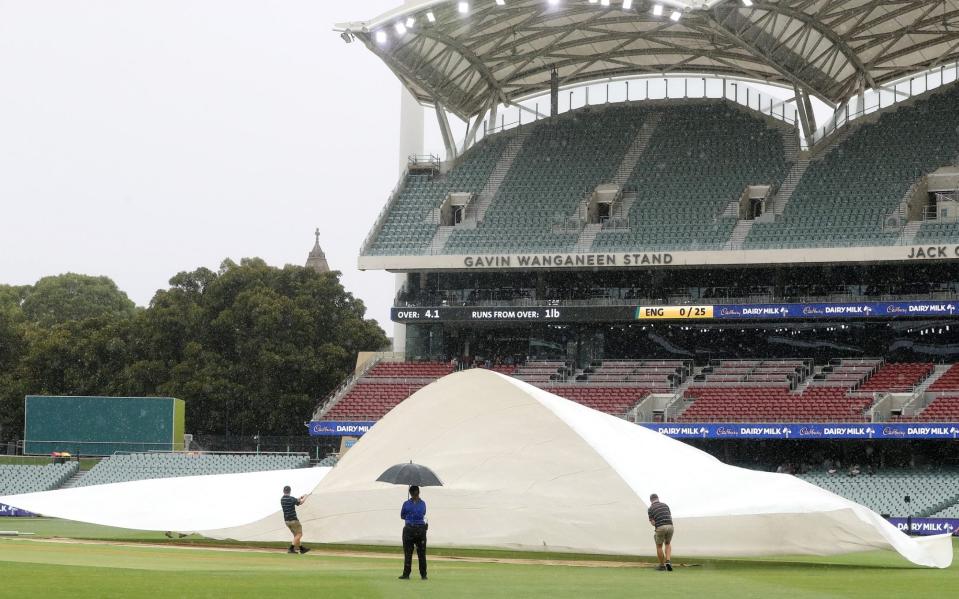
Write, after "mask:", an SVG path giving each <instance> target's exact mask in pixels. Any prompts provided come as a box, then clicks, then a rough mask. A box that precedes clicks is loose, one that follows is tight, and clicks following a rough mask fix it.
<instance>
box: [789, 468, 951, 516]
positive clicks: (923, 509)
mask: <svg viewBox="0 0 959 599" xmlns="http://www.w3.org/2000/svg"><path fill="white" fill-rule="evenodd" d="M799 478H802V479H804V480H807V481H809V482H811V483H813V484H815V485H818V486H820V487H822V488H824V489H826V490H827V491H832V492H833V493H835V494H837V495H841V496H843V497H845V498H846V499H850V500H852V501H855V502H856V503H861V504H863V505H865V506H866V507H869V508H872V510H873V511H876V512H878V513H880V514H889V515H890V516H908V515H910V514H912V515H916V516H923V517H924V516H929V515H932V514H934V513H936V511H937V510H941V509H943V507H944V506H947V505H951V504H954V503H955V502H956V501H957V500H959V471H955V470H943V471H940V472H916V471H913V470H892V471H880V472H879V473H877V474H868V475H866V474H861V475H859V476H848V475H847V474H845V473H843V472H841V471H840V472H837V473H835V474H828V473H826V472H817V473H810V474H804V475H799ZM906 495H909V496H910V497H911V499H912V502H911V503H909V504H906V503H904V502H903V497H905V496H906ZM952 509H955V508H954V507H953V508H952Z"/></svg>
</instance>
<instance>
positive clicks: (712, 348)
mask: <svg viewBox="0 0 959 599" xmlns="http://www.w3.org/2000/svg"><path fill="white" fill-rule="evenodd" d="M957 23H959V2H955V1H947V2H941V1H937V2H912V3H895V2H892V3H891V2H877V1H867V2H859V1H856V2H853V1H844V0H838V1H829V2H826V1H824V2H812V3H810V2H800V1H791V0H784V1H780V2H746V1H743V0H719V1H715V0H706V1H703V2H684V1H672V0H670V1H665V0H664V1H661V2H655V1H653V2H650V1H645V0H644V1H634V2H622V1H620V0H612V1H611V2H593V1H591V0H559V1H548V0H505V1H504V2H499V1H495V0H488V1H487V0H473V1H469V2H454V1H449V0H410V1H408V2H405V3H404V4H403V5H402V6H399V7H397V8H396V9H395V10H393V11H390V12H388V13H385V14H383V15H381V16H379V17H376V18H373V19H371V20H368V21H358V22H352V23H344V24H341V25H338V26H337V27H336V30H337V31H338V33H339V34H340V36H341V37H342V38H343V39H344V41H346V42H348V43H354V46H359V45H362V46H365V47H366V48H367V49H368V50H369V51H371V52H373V53H374V54H375V55H376V56H377V57H379V58H380V59H381V60H383V62H384V64H385V65H386V66H387V67H388V68H390V70H391V71H392V72H393V73H394V74H395V75H396V76H397V77H398V78H399V80H400V82H401V83H402V85H403V87H404V90H405V91H404V92H403V97H404V100H403V109H402V111H401V114H402V123H401V137H402V139H401V144H400V145H401V154H402V164H403V173H402V175H401V177H400V180H399V182H398V184H397V186H396V188H395V189H394V191H393V192H392V194H390V195H389V198H388V200H387V202H386V205H385V206H384V208H383V211H382V213H381V214H380V216H379V217H378V219H377V220H376V222H375V223H374V225H373V227H372V229H371V231H370V234H369V236H368V237H367V239H366V240H365V241H364V243H363V245H362V248H361V250H360V256H359V268H360V269H363V270H385V271H388V272H392V273H395V275H396V281H397V283H396V290H397V291H396V297H395V302H394V306H393V309H392V313H391V316H392V320H393V321H394V323H395V335H394V350H395V351H394V353H393V354H390V355H379V356H375V357H372V358H371V359H369V360H361V363H360V364H358V367H357V373H356V375H355V376H354V377H352V378H351V379H350V380H349V381H347V382H346V383H345V384H344V385H343V386H342V388H340V389H338V390H337V391H336V392H335V393H333V394H332V395H331V396H330V397H328V398H326V399H325V400H324V401H323V402H322V403H321V405H320V406H319V407H318V409H317V411H316V413H315V414H314V417H313V420H314V421H313V422H312V423H311V425H310V426H311V433H312V434H315V435H320V436H326V435H330V436H333V437H336V436H341V435H349V434H355V433H354V432H355V431H364V430H368V428H369V427H370V426H371V425H372V424H373V423H375V422H376V421H377V420H379V419H380V418H381V417H383V416H384V415H385V414H386V413H387V412H388V411H390V410H391V409H393V408H394V407H396V406H397V405H398V404H399V403H400V402H402V401H403V400H404V399H405V398H406V397H409V396H410V395H411V394H413V393H414V392H416V390H418V389H419V388H421V387H423V386H424V385H427V384H429V383H430V382H432V381H434V380H436V379H437V378H439V377H441V376H443V375H445V374H448V373H450V372H453V371H455V370H458V369H462V368H469V367H477V366H478V367H486V368H491V369H494V370H497V371H499V372H502V373H505V374H510V375H512V376H514V377H517V378H519V379H522V380H524V381H526V382H530V383H532V384H534V385H536V386H539V387H541V388H544V389H547V390H549V391H551V392H552V393H555V394H558V395H561V396H563V397H566V398H568V399H572V400H574V401H577V402H579V403H582V404H584V405H587V406H589V407H592V408H594V409H597V410H600V411H604V412H607V413H610V414H614V415H617V416H620V417H622V418H625V419H627V420H629V421H632V422H636V423H637V424H640V425H643V426H647V427H651V428H654V429H656V430H659V431H660V432H662V433H664V434H666V435H669V436H672V437H676V438H682V439H684V440H686V442H687V443H690V444H693V445H696V446H698V447H700V448H702V449H706V450H707V451H709V452H710V453H712V454H714V455H716V456H717V457H720V458H721V459H722V460H724V461H726V462H729V463H737V464H745V465H751V466H752V467H756V468H761V469H779V470H782V471H788V472H795V473H797V474H800V475H802V476H806V477H808V478H809V479H810V480H815V482H817V484H820V485H822V486H826V487H827V488H833V487H835V488H834V490H836V491H837V492H840V493H842V494H843V495H844V496H846V497H850V498H854V499H856V500H857V501H861V502H863V503H865V504H866V505H869V506H870V507H872V508H873V509H875V510H876V511H877V512H880V513H886V514H892V515H902V516H906V515H910V514H911V515H920V516H924V517H934V518H959V497H957V496H955V495H954V493H949V492H947V489H946V487H948V486H950V485H954V481H955V477H956V470H955V468H956V467H957V466H959V454H957V453H956V450H955V445H954V439H955V438H959V424H957V423H959V329H957V327H959V321H957V317H959V268H957V265H959V209H957V208H959V83H957V79H959V62H957V61H959V34H957V33H956V31H957V27H956V24H957ZM422 107H429V108H431V109H432V112H433V113H435V115H436V119H437V125H438V129H439V131H440V133H441V134H442V138H443V144H444V146H445V156H444V157H442V158H441V157H438V156H423V143H422V139H423V133H422V129H423V114H424V111H423V110H422ZM823 107H826V112H828V116H827V117H826V118H822V115H823V112H824V111H823ZM817 114H818V115H819V116H820V118H819V119H818V120H819V121H820V122H817ZM453 117H456V118H459V119H460V120H461V121H462V122H463V125H462V126H461V127H459V128H458V129H457V128H456V127H454V126H451V120H450V119H451V118H453ZM454 131H455V134H454ZM797 444H799V445H797ZM903 469H904V470H903ZM917 469H922V471H923V474H922V475H919V474H917V473H916V470H917ZM860 471H861V472H862V473H866V472H869V473H873V472H880V473H881V474H877V475H874V476H873V477H870V478H869V482H868V484H867V483H856V482H855V481H856V480H857V479H855V477H856V476H858V475H859V474H860ZM837 472H838V473H840V474H846V473H847V472H848V475H849V478H848V480H847V479H846V477H845V476H843V480H842V481H838V480H836V479H833V478H832V477H833V476H834V475H835V474H836V473H837ZM821 476H825V477H827V478H825V479H822V480H820V479H819V478H817V477H821ZM902 480H908V483H907V484H908V486H910V487H911V488H914V489H916V491H915V493H914V494H913V497H914V498H920V499H918V501H920V503H918V504H917V503H913V504H912V505H911V506H910V505H908V504H905V503H903V497H902V496H901V492H900V491H901V488H902V484H903V483H902ZM840 482H842V484H839V483H840ZM857 484H858V485H859V486H856V485H857ZM830 485H832V486H830ZM943 485H945V487H944V486H943ZM943 522H945V524H944V523H943ZM950 523H951V524H950ZM926 524H928V525H929V526H930V527H932V528H930V530H932V529H933V528H935V529H936V530H945V529H950V530H951V529H954V528H957V526H959V521H957V520H948V521H945V520H944V521H938V520H937V521H928V522H926ZM910 526H911V524H910ZM943 526H945V527H946V528H945V529H944V528H942V527H943ZM936 527H939V528H936ZM950 527H951V528H950Z"/></svg>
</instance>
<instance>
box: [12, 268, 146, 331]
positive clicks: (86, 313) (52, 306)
mask: <svg viewBox="0 0 959 599" xmlns="http://www.w3.org/2000/svg"><path fill="white" fill-rule="evenodd" d="M22 309H23V313H24V315H25V316H26V318H27V319H28V320H30V321H31V322H35V323H37V324H39V325H41V326H51V325H55V324H59V323H64V322H69V321H76V320H84V319H87V318H100V317H106V318H124V317H130V316H133V314H134V313H135V312H136V305H135V304H134V303H133V302H132V301H131V300H130V298H129V297H127V294H126V293H124V292H122V291H120V289H118V288H117V285H116V283H114V282H113V281H112V280H111V279H109V278H108V277H91V276H87V275H78V274H74V273H67V274H62V275H57V276H53V277H44V278H42V279H40V280H39V281H37V283H36V284H35V285H34V286H33V287H32V288H29V290H28V291H27V292H26V293H25V294H24V298H23V302H22Z"/></svg>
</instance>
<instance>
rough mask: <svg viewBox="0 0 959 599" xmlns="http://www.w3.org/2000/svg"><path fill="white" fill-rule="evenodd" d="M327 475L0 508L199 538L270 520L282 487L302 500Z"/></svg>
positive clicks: (107, 490) (118, 487)
mask: <svg viewBox="0 0 959 599" xmlns="http://www.w3.org/2000/svg"><path fill="white" fill-rule="evenodd" d="M329 471H330V469H329V468H299V469H294V470H269V471H266V472H246V473H242V474H216V475H210V476H184V477H179V478H156V479H150V480H137V481H131V482H125V483H113V484H108V485H94V486H89V487H77V488H73V489H61V490H58V491H46V492H43V493H28V494H25V495H14V496H11V497H3V498H2V499H0V503H6V504H9V505H15V506H17V507H20V508H21V509H25V510H29V511H31V512H33V513H35V514H43V515H44V516H53V517H56V518H66V519H68V520H78V521H80V522H91V523H93V524H103V525H105V526H118V527H121V528H135V529H139V530H162V531H168V530H169V531H177V532H198V531H202V530H206V529H209V528H225V527H229V526H241V525H243V524H248V523H250V522H254V521H256V520H259V519H261V518H263V517H265V516H269V515H270V514H274V513H275V512H277V511H278V510H279V505H280V497H281V496H282V495H283V487H284V486H285V485H290V486H291V487H292V489H293V494H294V495H297V496H299V495H303V494H305V493H309V492H310V491H312V490H313V489H314V488H315V487H316V485H317V484H319V482H320V481H321V480H323V477H324V476H325V475H326V473H327V472H329ZM21 506H24V507H21ZM26 506H29V507H26ZM282 520H283V519H282V518H280V524H283V522H282Z"/></svg>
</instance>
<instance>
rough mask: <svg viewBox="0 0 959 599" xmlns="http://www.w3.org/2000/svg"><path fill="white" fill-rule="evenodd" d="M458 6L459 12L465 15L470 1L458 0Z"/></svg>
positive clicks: (468, 9)
mask: <svg viewBox="0 0 959 599" xmlns="http://www.w3.org/2000/svg"><path fill="white" fill-rule="evenodd" d="M458 8H459V11H460V14H461V15H465V14H467V13H468V12H469V11H470V3H469V2H460V3H459V6H458Z"/></svg>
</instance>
